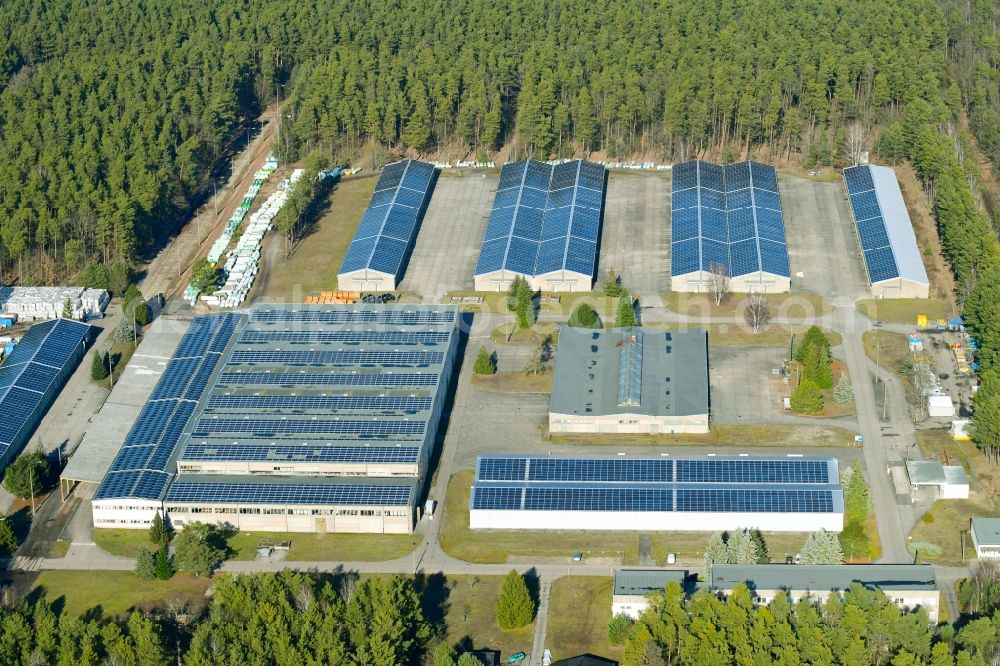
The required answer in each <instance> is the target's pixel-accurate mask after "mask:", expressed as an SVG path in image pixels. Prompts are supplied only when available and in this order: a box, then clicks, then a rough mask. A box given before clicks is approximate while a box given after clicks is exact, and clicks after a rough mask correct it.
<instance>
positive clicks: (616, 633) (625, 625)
mask: <svg viewBox="0 0 1000 666" xmlns="http://www.w3.org/2000/svg"><path fill="white" fill-rule="evenodd" d="M634 624H635V620H633V619H632V618H631V617H629V616H628V615H626V614H625V613H619V614H618V615H615V616H614V617H612V618H611V621H610V622H608V641H610V642H611V644H612V645H621V644H623V643H624V642H625V640H626V639H627V638H628V635H629V632H630V631H632V627H633V625H634Z"/></svg>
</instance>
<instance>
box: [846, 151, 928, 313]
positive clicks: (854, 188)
mask: <svg viewBox="0 0 1000 666" xmlns="http://www.w3.org/2000/svg"><path fill="white" fill-rule="evenodd" d="M844 184H845V185H846V187H847V194H848V197H849V198H850V201H851V212H852V214H853V216H854V228H855V231H856V232H857V236H858V242H859V243H860V244H861V252H862V254H863V255H864V259H865V269H866V271H867V272H868V283H869V284H870V285H871V294H872V296H875V297H876V298H927V297H928V296H929V295H930V280H928V279H927V271H926V270H925V269H924V260H923V258H922V257H921V255H920V249H919V248H918V247H917V237H916V235H915V234H914V233H913V224H912V223H911V222H910V214H909V213H908V212H907V210H906V202H905V201H903V193H902V191H901V190H900V189H899V182H898V181H897V180H896V172H895V171H893V170H892V169H890V168H889V167H884V166H875V165H871V164H866V165H862V166H854V167H848V168H847V169H844Z"/></svg>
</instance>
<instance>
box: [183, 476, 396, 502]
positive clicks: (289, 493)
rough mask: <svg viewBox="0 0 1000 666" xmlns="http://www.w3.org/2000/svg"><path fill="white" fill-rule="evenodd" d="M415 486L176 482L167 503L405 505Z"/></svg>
mask: <svg viewBox="0 0 1000 666" xmlns="http://www.w3.org/2000/svg"><path fill="white" fill-rule="evenodd" d="M412 495H413V486H412V484H400V485H365V484H357V485H355V484H344V485H340V484H310V483H308V482H304V483H294V484H292V483H266V482H261V483H205V482H195V483H192V482H187V481H181V480H178V481H175V482H174V483H173V484H172V485H171V486H170V490H169V491H167V497H166V500H165V501H167V502H187V503H194V502H210V503H213V504H217V503H218V504H344V505H359V506H368V505H374V506H406V505H408V504H410V503H411V497H412Z"/></svg>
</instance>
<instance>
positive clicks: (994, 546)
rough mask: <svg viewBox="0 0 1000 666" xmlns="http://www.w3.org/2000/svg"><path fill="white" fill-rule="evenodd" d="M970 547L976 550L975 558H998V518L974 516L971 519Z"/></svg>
mask: <svg viewBox="0 0 1000 666" xmlns="http://www.w3.org/2000/svg"><path fill="white" fill-rule="evenodd" d="M971 533H972V545H973V546H974V547H975V549H976V557H978V558H980V559H984V558H998V557H1000V518H988V517H985V516H975V517H974V518H973V519H972V530H971Z"/></svg>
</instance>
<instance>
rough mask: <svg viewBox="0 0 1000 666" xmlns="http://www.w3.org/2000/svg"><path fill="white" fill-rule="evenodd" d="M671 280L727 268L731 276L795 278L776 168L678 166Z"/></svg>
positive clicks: (756, 165)
mask: <svg viewBox="0 0 1000 666" xmlns="http://www.w3.org/2000/svg"><path fill="white" fill-rule="evenodd" d="M672 174H673V177H672V185H671V189H672V196H671V269H670V270H671V275H673V276H678V275H686V274H688V273H694V272H697V271H709V270H711V267H712V265H713V264H717V263H718V264H722V265H723V266H725V268H726V271H727V273H728V275H729V276H731V277H738V276H741V275H748V274H750V273H756V272H760V271H763V272H766V273H771V274H774V275H780V276H783V277H789V276H790V275H791V272H790V268H789V264H788V248H787V246H786V244H785V224H784V218H783V215H782V211H781V199H780V197H779V195H778V178H777V173H776V172H775V169H774V167H773V166H770V165H767V164H760V163H758V162H751V161H747V162H738V163H736V164H728V165H726V166H724V167H723V166H720V165H718V164H712V163H710V162H703V161H700V160H695V161H691V162H685V163H683V164H678V165H676V166H674V168H673V170H672Z"/></svg>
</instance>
